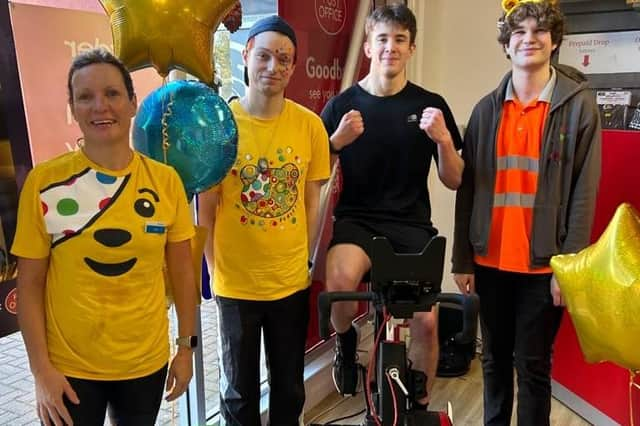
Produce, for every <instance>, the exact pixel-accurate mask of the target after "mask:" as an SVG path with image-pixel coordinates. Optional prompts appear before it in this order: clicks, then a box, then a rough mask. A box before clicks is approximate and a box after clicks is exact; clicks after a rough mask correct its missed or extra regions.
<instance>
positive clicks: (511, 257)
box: [475, 69, 556, 274]
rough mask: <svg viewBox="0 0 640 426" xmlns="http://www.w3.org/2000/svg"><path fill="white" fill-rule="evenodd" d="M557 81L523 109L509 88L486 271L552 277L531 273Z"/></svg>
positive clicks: (500, 131)
mask: <svg viewBox="0 0 640 426" xmlns="http://www.w3.org/2000/svg"><path fill="white" fill-rule="evenodd" d="M555 82H556V76H555V71H554V70H553V69H552V72H551V78H550V79H549V82H548V83H547V85H546V86H545V88H544V89H543V91H542V92H541V93H540V96H539V97H538V99H536V100H534V101H532V102H530V103H529V104H528V105H522V104H521V103H520V101H518V100H517V99H516V98H515V96H514V93H513V86H512V83H511V82H509V85H508V86H507V93H506V96H505V101H504V105H503V108H502V117H501V120H500V128H499V129H498V135H497V139H496V181H495V187H494V199H493V213H492V218H491V230H490V233H489V244H488V251H487V254H486V256H480V255H475V262H476V263H477V264H479V265H482V266H487V267H491V268H496V269H499V270H503V271H510V272H521V273H534V274H535V273H550V272H551V268H549V267H546V268H535V269H533V268H531V267H530V240H531V226H532V217H533V205H534V201H535V197H536V191H537V188H538V170H539V159H540V149H541V143H542V138H543V133H544V125H545V121H546V118H547V115H548V112H549V106H550V101H551V95H552V93H553V88H554V86H555Z"/></svg>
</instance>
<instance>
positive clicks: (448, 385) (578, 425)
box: [305, 358, 590, 426]
mask: <svg viewBox="0 0 640 426" xmlns="http://www.w3.org/2000/svg"><path fill="white" fill-rule="evenodd" d="M432 394H433V397H432V398H431V403H430V404H429V407H430V409H431V410H444V411H446V407H447V402H448V401H450V402H451V405H452V407H453V424H454V425H455V426H476V425H482V371H481V366H480V362H479V361H478V359H477V358H476V359H475V360H473V362H472V364H471V370H470V371H469V373H468V374H467V375H466V376H464V377H456V378H451V379H443V378H437V379H436V383H435V385H434V389H433V391H432ZM363 408H364V396H363V394H362V393H360V394H358V395H357V396H354V397H351V398H342V397H340V396H339V395H338V394H332V395H331V396H330V397H328V398H327V399H325V400H324V401H323V402H322V403H321V404H320V405H319V406H318V407H316V408H314V409H313V410H311V411H310V412H308V413H307V414H306V415H305V425H309V424H310V423H314V424H324V423H326V422H329V421H331V420H333V419H337V418H339V417H343V416H347V415H349V414H353V413H357V412H358V411H360V410H362V409H363ZM515 411H516V410H515V407H514V417H515ZM363 418H364V414H362V415H359V416H357V417H353V418H351V419H348V420H341V421H340V424H353V425H360V424H361V423H362V419H363ZM511 424H512V425H516V420H515V418H514V419H513V420H512V422H511ZM551 424H552V425H557V426H587V425H589V424H590V423H588V422H586V421H585V420H583V419H582V418H581V417H579V416H578V415H577V414H575V413H574V412H573V411H571V410H570V409H568V408H567V407H565V406H564V405H562V404H561V403H559V402H558V401H556V400H552V402H551Z"/></svg>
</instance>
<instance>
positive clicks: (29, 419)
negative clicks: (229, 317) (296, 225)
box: [0, 301, 218, 426]
mask: <svg viewBox="0 0 640 426" xmlns="http://www.w3.org/2000/svg"><path fill="white" fill-rule="evenodd" d="M201 313H202V336H203V349H204V372H205V375H204V379H205V384H204V386H205V400H206V407H207V413H210V412H212V411H214V410H215V411H217V407H218V354H217V350H216V345H217V333H218V326H217V315H216V304H215V303H214V302H213V301H206V302H205V303H203V304H202V306H201ZM178 416H179V413H178V403H170V404H169V403H166V402H163V404H162V407H161V408H160V414H159V415H158V421H157V424H158V425H162V426H170V425H178V424H179V418H178ZM39 424H40V423H39V422H38V417H37V415H36V410H35V393H34V388H33V376H31V372H30V371H29V362H28V360H27V354H26V351H25V349H24V344H23V341H22V336H21V335H20V333H14V334H12V335H10V336H6V337H3V338H0V425H1V426H5V425H6V426H26V425H29V426H31V425H34V426H35V425H39Z"/></svg>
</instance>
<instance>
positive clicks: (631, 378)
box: [629, 370, 640, 426]
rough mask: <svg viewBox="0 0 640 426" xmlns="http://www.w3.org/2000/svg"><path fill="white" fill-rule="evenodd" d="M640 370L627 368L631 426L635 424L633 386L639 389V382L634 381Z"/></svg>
mask: <svg viewBox="0 0 640 426" xmlns="http://www.w3.org/2000/svg"><path fill="white" fill-rule="evenodd" d="M639 372H640V371H633V370H629V420H630V422H629V423H630V424H631V426H635V424H634V418H633V388H636V389H640V384H638V383H636V382H635V380H636V375H637V374H638V373H639Z"/></svg>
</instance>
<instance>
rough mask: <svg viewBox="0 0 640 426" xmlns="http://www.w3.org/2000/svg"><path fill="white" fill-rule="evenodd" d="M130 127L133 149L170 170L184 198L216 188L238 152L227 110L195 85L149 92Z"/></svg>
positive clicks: (173, 85) (212, 93) (172, 84)
mask: <svg viewBox="0 0 640 426" xmlns="http://www.w3.org/2000/svg"><path fill="white" fill-rule="evenodd" d="M133 127H134V128H133V145H134V147H135V149H136V150H138V151H140V152H141V153H143V154H145V155H147V156H149V157H151V158H153V159H155V160H158V161H160V162H162V163H166V164H170V165H171V166H173V167H174V168H175V169H176V171H177V172H178V174H179V175H180V178H181V179H182V183H183V184H184V187H185V190H186V192H187V194H188V195H189V196H191V195H193V194H195V193H198V192H202V191H205V190H207V189H209V188H211V187H212V186H213V185H216V184H217V183H219V182H220V181H221V180H222V179H223V178H224V177H225V175H226V174H227V173H228V172H229V170H230V169H231V166H233V163H234V162H235V160H236V155H237V153H238V127H237V126H236V122H235V120H234V118H233V114H232V113H231V109H229V106H228V105H227V103H226V102H225V101H224V99H222V98H221V97H220V96H218V94H217V93H216V92H215V91H214V90H213V89H211V88H210V87H208V86H206V85H204V84H202V83H200V82H195V81H184V80H179V81H172V82H170V83H168V84H166V85H163V86H162V87H160V88H158V89H156V90H154V91H153V92H151V93H150V94H149V96H147V97H146V98H145V99H144V101H143V102H142V104H141V105H140V108H139V109H138V113H137V114H136V118H135V121H134V124H133ZM163 131H164V133H165V134H166V142H167V144H164V143H163ZM165 145H166V146H165Z"/></svg>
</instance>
